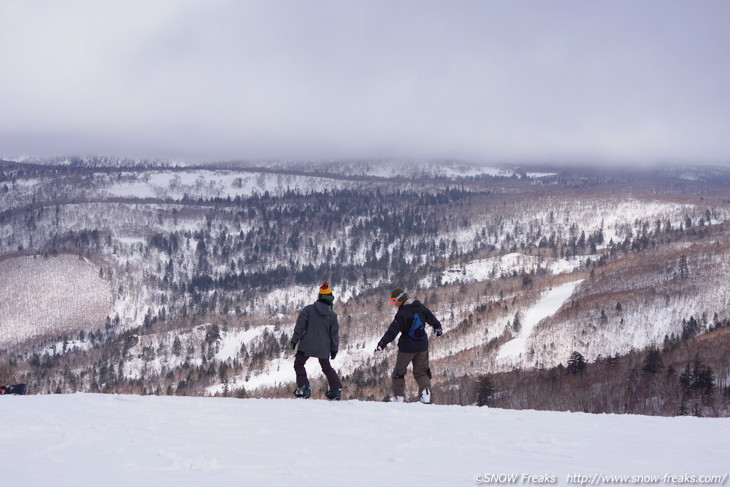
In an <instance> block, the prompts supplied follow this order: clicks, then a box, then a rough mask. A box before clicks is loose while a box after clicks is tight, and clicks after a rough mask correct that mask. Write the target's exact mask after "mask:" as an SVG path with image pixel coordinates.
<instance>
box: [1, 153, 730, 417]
mask: <svg viewBox="0 0 730 487" xmlns="http://www.w3.org/2000/svg"><path fill="white" fill-rule="evenodd" d="M394 168H397V170H396V169H394ZM728 181H730V177H728V174H727V171H726V170H722V169H717V168H699V169H695V168H683V169H681V170H679V169H676V170H671V171H666V170H664V171H659V170H622V171H616V172H608V171H599V170H594V169H585V168H584V169H575V168H516V167H501V168H494V167H479V166H473V165H467V164H463V163H457V162H448V163H446V162H441V163H430V164H411V163H408V164H406V163H401V164H394V163H393V161H385V162H383V161H380V162H378V161H370V162H363V161H350V162H347V161H346V162H340V163H327V164H324V163H317V164H304V165H297V164H279V165H275V166H274V165H269V166H267V167H266V168H262V167H259V165H257V164H245V163H235V164H234V163H228V164H225V165H219V166H208V167H202V166H201V167H192V166H176V165H172V164H160V163H157V162H154V161H126V160H113V159H102V158H86V159H82V158H72V159H58V160H44V161H24V162H2V163H0V277H1V279H0V280H1V281H2V282H3V285H2V286H0V293H2V304H0V349H3V350H4V352H3V354H2V359H1V360H2V362H0V382H20V381H27V382H29V383H30V384H32V390H34V391H35V392H70V391H78V390H81V391H105V392H142V393H156V394H186V395H199V394H224V395H239V396H244V395H258V394H266V395H288V394H290V390H291V388H292V384H293V379H294V374H293V371H292V369H291V364H292V356H291V355H290V352H289V351H288V349H287V344H288V342H289V338H290V335H291V331H292V329H293V323H294V321H295V319H296V314H297V312H298V310H299V309H300V308H301V307H302V306H303V305H305V304H308V303H310V302H311V301H313V300H314V299H315V297H316V291H317V288H318V287H319V285H320V284H321V282H322V281H323V280H328V281H329V282H330V284H331V286H332V287H333V289H334V292H335V295H336V302H335V310H336V311H337V312H338V314H339V316H340V323H341V325H342V353H341V354H340V355H339V356H338V358H337V359H336V360H335V361H334V365H335V366H336V367H337V368H338V369H339V370H340V371H341V372H342V374H343V375H344V376H345V379H346V382H347V391H346V392H347V395H348V396H349V397H360V398H370V399H377V400H380V399H382V398H384V397H385V396H386V395H387V394H388V391H389V374H390V368H391V366H392V364H393V360H394V352H393V350H392V348H393V347H391V348H390V349H389V351H387V352H386V354H384V355H381V356H375V355H374V354H373V353H372V352H373V349H374V348H375V344H376V343H377V341H378V339H379V338H380V336H381V335H382V333H383V332H384V330H385V328H386V327H387V325H388V324H389V322H390V320H391V319H392V313H393V310H392V309H391V308H390V307H389V306H387V303H386V298H387V295H388V294H389V291H390V289H392V288H393V287H396V286H400V287H404V288H406V289H408V290H409V291H410V292H411V293H412V294H413V295H415V296H417V297H418V298H419V299H421V300H422V301H423V302H425V303H426V304H427V305H428V306H429V307H430V308H431V309H432V310H433V311H434V313H435V314H436V315H437V316H439V318H440V319H441V320H442V322H443V323H444V327H445V330H446V333H445V334H444V336H442V337H440V338H434V339H433V340H432V351H431V356H432V361H433V364H432V369H433V370H434V374H435V376H434V380H435V385H434V394H435V397H440V400H441V401H448V402H456V403H464V404H470V403H473V402H476V401H477V396H476V394H477V392H478V391H479V390H480V387H479V381H480V380H481V381H482V382H483V381H484V378H485V377H489V375H490V374H504V373H508V372H509V371H514V370H519V371H520V372H511V373H512V374H530V377H542V376H541V375H540V374H547V373H549V374H557V375H558V376H560V375H561V374H563V375H565V377H566V378H571V377H573V376H572V375H569V374H568V373H567V372H565V371H564V370H562V369H560V368H559V367H561V366H563V367H565V366H567V362H568V360H569V358H570V357H572V356H573V354H574V352H577V353H579V354H580V355H581V357H583V360H584V361H586V363H587V364H589V365H588V367H589V368H588V370H589V371H590V370H593V369H592V368H591V367H598V366H599V365H594V364H602V363H604V362H605V361H606V360H607V359H608V358H609V357H611V358H612V360H614V359H615V358H616V357H619V356H626V357H632V356H634V355H626V354H641V353H643V351H644V350H647V349H651V348H652V347H654V348H655V349H658V350H659V353H660V354H662V353H671V350H672V349H673V348H672V347H673V346H675V345H676V344H677V343H684V342H686V341H687V340H690V339H692V338H693V337H696V336H700V335H702V336H705V335H704V334H705V333H706V332H708V331H710V330H711V329H716V328H723V327H725V326H726V325H727V324H728V319H729V318H730V313H729V312H728V304H730V303H729V302H728V301H729V300H730V298H729V297H728V296H730V292H729V291H730V284H728V283H727V279H726V276H727V275H728V271H729V270H730V269H729V268H728V267H729V266H730V264H728V262H729V261H730V259H728V258H727V257H728V253H729V251H730V238H729V236H728V229H729V228H730V227H729V226H728V225H730V222H729V221H728V220H729V219H730V199H728V196H727V195H728V193H727V189H728ZM51 276H53V278H51ZM714 336H719V335H715V334H709V335H707V337H708V338H707V340H710V341H714V340H715V338H712V337H714ZM698 353H700V352H698ZM701 355H702V356H700V357H699V360H700V363H701V364H703V366H707V367H710V368H711V370H712V373H713V380H714V386H713V391H712V395H711V396H707V398H706V401H704V400H703V401H704V402H702V407H697V408H695V412H696V413H697V414H714V415H724V414H728V408H727V399H724V398H723V393H725V392H726V391H727V385H728V379H729V378H730V368H728V364H727V361H726V360H725V361H724V362H723V358H722V356H723V355H724V354H723V353H720V352H719V349H717V347H715V348H712V347H710V348H708V349H707V350H705V351H703V352H702V353H701ZM672 357H674V356H672ZM685 359H686V360H685ZM697 359H698V357H685V358H684V359H682V360H685V361H686V362H687V363H684V362H682V361H681V360H678V361H676V363H674V362H673V367H674V370H683V369H684V367H685V366H687V365H688V364H689V363H690V362H692V363H694V361H695V360H697ZM626 360H629V358H627V359H626ZM631 360H634V359H631ZM671 360H673V361H674V358H672V359H671ZM634 361H635V360H634ZM667 361H669V359H666V360H665V362H667ZM607 370H608V369H607ZM622 370H623V369H622ZM545 371H548V372H545ZM624 373H625V371H623V372H621V374H624ZM586 376H587V375H585V376H581V377H586ZM616 376H617V377H618V376H620V374H617V375H616ZM494 377H495V379H494V385H495V386H496V392H495V394H497V395H495V396H494V397H495V398H497V397H502V398H505V397H509V396H512V397H515V394H514V393H512V392H509V391H511V390H512V388H511V387H510V385H509V382H506V379H500V378H499V377H511V376H504V375H496V376H494ZM509 380H510V381H512V380H513V379H509ZM515 380H516V379H515ZM548 382H549V381H547V382H546V381H542V383H548ZM588 383H590V381H588ZM588 383H586V384H584V385H585V386H586V387H588V386H589V385H588ZM409 386H410V388H411V389H414V385H413V384H410V383H409ZM500 391H501V394H502V395H501V396H499V394H500ZM413 392H414V393H415V390H414V391H413ZM614 393H615V394H622V392H620V391H619V392H614ZM614 393H612V394H614ZM546 396H551V395H550V394H546ZM490 400H492V398H491V396H490ZM646 400H647V401H651V400H654V399H652V398H651V397H649V398H647V399H646ZM554 401H557V400H556V399H553V398H551V397H546V398H545V402H544V404H551V405H553V406H551V407H555V408H560V407H561V406H560V405H559V404H557V403H555V402H554ZM617 401H618V399H617ZM710 401H714V402H712V403H710ZM619 402H620V401H619ZM500 404H502V405H507V406H509V407H520V404H516V403H509V402H508V401H506V400H505V402H503V403H500ZM529 404H530V406H529V407H539V406H537V405H534V403H533V402H530V403H529ZM629 404H636V402H634V403H631V402H629ZM705 406H706V407H705ZM703 408H704V409H703ZM586 409H590V410H594V409H595V410H596V412H598V411H599V410H600V408H593V407H591V408H586ZM614 409H616V408H614ZM614 409H611V411H614ZM679 409H681V408H670V407H669V406H667V408H659V407H657V408H654V409H651V408H645V407H642V408H639V407H638V406H631V405H629V406H626V407H624V408H623V409H621V412H649V413H653V414H672V413H673V412H675V413H676V412H677V411H678V410H679Z"/></svg>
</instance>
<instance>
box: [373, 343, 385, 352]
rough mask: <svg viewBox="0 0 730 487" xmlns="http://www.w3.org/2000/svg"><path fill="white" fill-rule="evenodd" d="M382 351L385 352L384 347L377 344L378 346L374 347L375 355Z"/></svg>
mask: <svg viewBox="0 0 730 487" xmlns="http://www.w3.org/2000/svg"><path fill="white" fill-rule="evenodd" d="M383 350H385V345H381V344H380V343H378V346H377V347H375V353H378V352H382V351H383Z"/></svg>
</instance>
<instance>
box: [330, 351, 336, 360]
mask: <svg viewBox="0 0 730 487" xmlns="http://www.w3.org/2000/svg"><path fill="white" fill-rule="evenodd" d="M335 357H337V352H332V353H331V354H330V359H331V360H334V359H335Z"/></svg>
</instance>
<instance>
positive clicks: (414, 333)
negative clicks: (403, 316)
mask: <svg viewBox="0 0 730 487" xmlns="http://www.w3.org/2000/svg"><path fill="white" fill-rule="evenodd" d="M408 336H409V337H411V338H413V339H414V340H423V339H424V338H426V336H427V335H426V325H425V324H424V322H423V320H421V317H420V316H418V313H413V322H412V323H411V327H410V328H409V329H408Z"/></svg>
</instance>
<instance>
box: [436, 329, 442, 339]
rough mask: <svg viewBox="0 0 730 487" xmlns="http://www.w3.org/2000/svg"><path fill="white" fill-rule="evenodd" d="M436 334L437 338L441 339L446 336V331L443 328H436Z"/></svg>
mask: <svg viewBox="0 0 730 487" xmlns="http://www.w3.org/2000/svg"><path fill="white" fill-rule="evenodd" d="M435 333H436V336H437V337H440V336H441V335H443V334H444V329H443V328H436V332H435Z"/></svg>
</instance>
